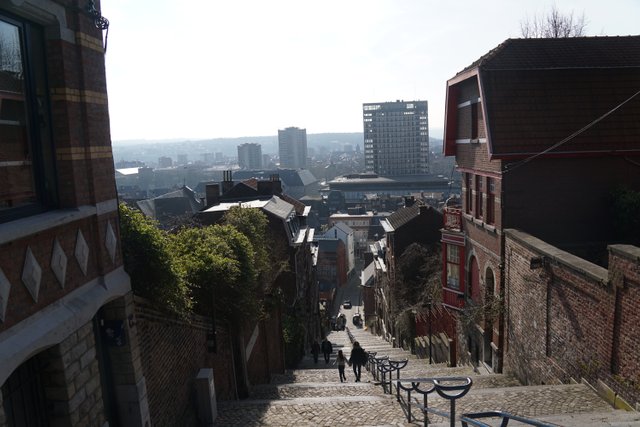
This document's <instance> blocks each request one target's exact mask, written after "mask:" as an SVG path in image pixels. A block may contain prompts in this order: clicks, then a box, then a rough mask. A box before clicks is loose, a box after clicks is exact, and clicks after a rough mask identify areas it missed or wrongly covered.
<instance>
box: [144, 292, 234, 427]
mask: <svg viewBox="0 0 640 427" xmlns="http://www.w3.org/2000/svg"><path fill="white" fill-rule="evenodd" d="M135 310H136V327H137V329H138V335H139V341H140V342H139V345H140V353H141V364H142V370H143V372H144V374H145V377H146V378H147V390H148V396H149V411H150V413H151V421H152V424H153V425H154V426H172V425H178V424H181V425H195V424H197V408H196V400H195V396H194V392H195V378H196V375H197V374H198V371H199V370H200V369H201V368H212V369H213V370H214V373H213V376H214V381H215V390H216V397H217V398H219V399H232V398H234V396H235V385H234V381H235V380H234V378H233V364H232V362H231V351H230V346H229V344H228V341H229V338H228V335H227V334H226V332H225V331H224V330H222V329H218V330H217V334H216V342H217V352H216V353H210V352H209V351H208V348H207V334H208V333H209V332H210V331H211V320H210V319H207V318H203V317H200V316H192V317H191V318H189V319H184V320H183V319H180V318H178V317H177V316H171V315H168V314H167V313H165V312H162V311H158V310H156V309H154V308H153V307H151V306H150V305H149V304H148V303H147V302H146V301H145V300H143V299H140V298H138V297H136V304H135Z"/></svg>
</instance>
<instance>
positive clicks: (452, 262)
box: [447, 245, 460, 290]
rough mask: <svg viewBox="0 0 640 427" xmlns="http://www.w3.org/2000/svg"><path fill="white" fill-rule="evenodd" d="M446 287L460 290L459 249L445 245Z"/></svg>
mask: <svg viewBox="0 0 640 427" xmlns="http://www.w3.org/2000/svg"><path fill="white" fill-rule="evenodd" d="M447 287H448V288H450V289H455V290H460V247H459V246H454V245H447Z"/></svg>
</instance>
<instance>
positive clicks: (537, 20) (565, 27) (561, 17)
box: [520, 5, 587, 39]
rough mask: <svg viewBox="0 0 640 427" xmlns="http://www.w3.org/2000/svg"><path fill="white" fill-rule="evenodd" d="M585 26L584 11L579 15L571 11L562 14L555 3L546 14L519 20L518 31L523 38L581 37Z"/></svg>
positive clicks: (583, 34)
mask: <svg viewBox="0 0 640 427" xmlns="http://www.w3.org/2000/svg"><path fill="white" fill-rule="evenodd" d="M586 27H587V23H586V21H585V17H584V13H583V14H582V15H580V16H574V15H573V11H571V13H569V14H563V13H561V12H560V11H559V10H558V9H557V8H556V6H555V5H554V6H552V7H551V10H550V11H549V12H548V13H546V14H543V15H537V16H534V17H533V19H529V18H528V17H527V18H526V19H525V20H523V21H520V32H521V34H522V37H524V38H525V39H529V38H565V37H583V36H585V35H586V34H585V30H586Z"/></svg>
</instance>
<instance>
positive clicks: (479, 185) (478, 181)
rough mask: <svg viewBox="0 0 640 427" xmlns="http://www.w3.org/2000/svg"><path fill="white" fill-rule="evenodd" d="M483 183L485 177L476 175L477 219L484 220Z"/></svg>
mask: <svg viewBox="0 0 640 427" xmlns="http://www.w3.org/2000/svg"><path fill="white" fill-rule="evenodd" d="M483 181H484V177H483V176H480V175H476V218H479V219H482V217H483V211H482V193H483V191H484V190H483V185H482V184H483Z"/></svg>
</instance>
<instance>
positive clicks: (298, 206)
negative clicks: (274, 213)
mask: <svg viewBox="0 0 640 427" xmlns="http://www.w3.org/2000/svg"><path fill="white" fill-rule="evenodd" d="M278 197H280V198H281V199H282V200H284V201H285V202H287V203H290V204H292V205H293V207H294V208H295V210H296V214H298V215H304V214H305V210H307V205H305V204H304V203H302V202H301V201H299V200H298V199H294V198H293V197H291V196H289V195H287V194H284V193H282V194H279V195H278Z"/></svg>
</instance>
